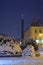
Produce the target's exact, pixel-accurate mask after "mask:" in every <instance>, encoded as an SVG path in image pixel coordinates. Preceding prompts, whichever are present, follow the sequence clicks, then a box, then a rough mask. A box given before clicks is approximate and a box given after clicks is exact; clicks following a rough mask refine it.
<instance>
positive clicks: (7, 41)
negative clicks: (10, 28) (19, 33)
mask: <svg viewBox="0 0 43 65" xmlns="http://www.w3.org/2000/svg"><path fill="white" fill-rule="evenodd" d="M21 52H22V50H21V48H20V46H19V44H16V42H14V40H13V38H11V37H8V36H4V35H1V34H0V56H1V55H14V54H17V53H21Z"/></svg>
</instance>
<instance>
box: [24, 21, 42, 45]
mask: <svg viewBox="0 0 43 65" xmlns="http://www.w3.org/2000/svg"><path fill="white" fill-rule="evenodd" d="M41 24H43V23H41V22H39V21H38V22H32V24H31V26H30V28H29V29H28V30H27V31H26V32H25V34H24V39H27V40H28V39H29V38H33V39H34V40H36V42H37V43H41V44H43V25H41Z"/></svg>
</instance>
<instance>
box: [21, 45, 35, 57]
mask: <svg viewBox="0 0 43 65" xmlns="http://www.w3.org/2000/svg"><path fill="white" fill-rule="evenodd" d="M22 56H23V57H24V56H25V57H26V56H35V55H34V48H33V46H32V45H28V46H27V47H26V48H25V49H24V50H23V53H22Z"/></svg>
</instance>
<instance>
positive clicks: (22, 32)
mask: <svg viewBox="0 0 43 65" xmlns="http://www.w3.org/2000/svg"><path fill="white" fill-rule="evenodd" d="M21 39H22V41H23V40H24V18H23V15H22V19H21Z"/></svg>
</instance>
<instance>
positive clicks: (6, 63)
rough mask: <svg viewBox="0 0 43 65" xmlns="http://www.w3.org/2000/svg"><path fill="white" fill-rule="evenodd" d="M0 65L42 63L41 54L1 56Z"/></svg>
mask: <svg viewBox="0 0 43 65" xmlns="http://www.w3.org/2000/svg"><path fill="white" fill-rule="evenodd" d="M0 65H43V56H39V57H30V56H28V57H18V58H17V57H3V58H0Z"/></svg>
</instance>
